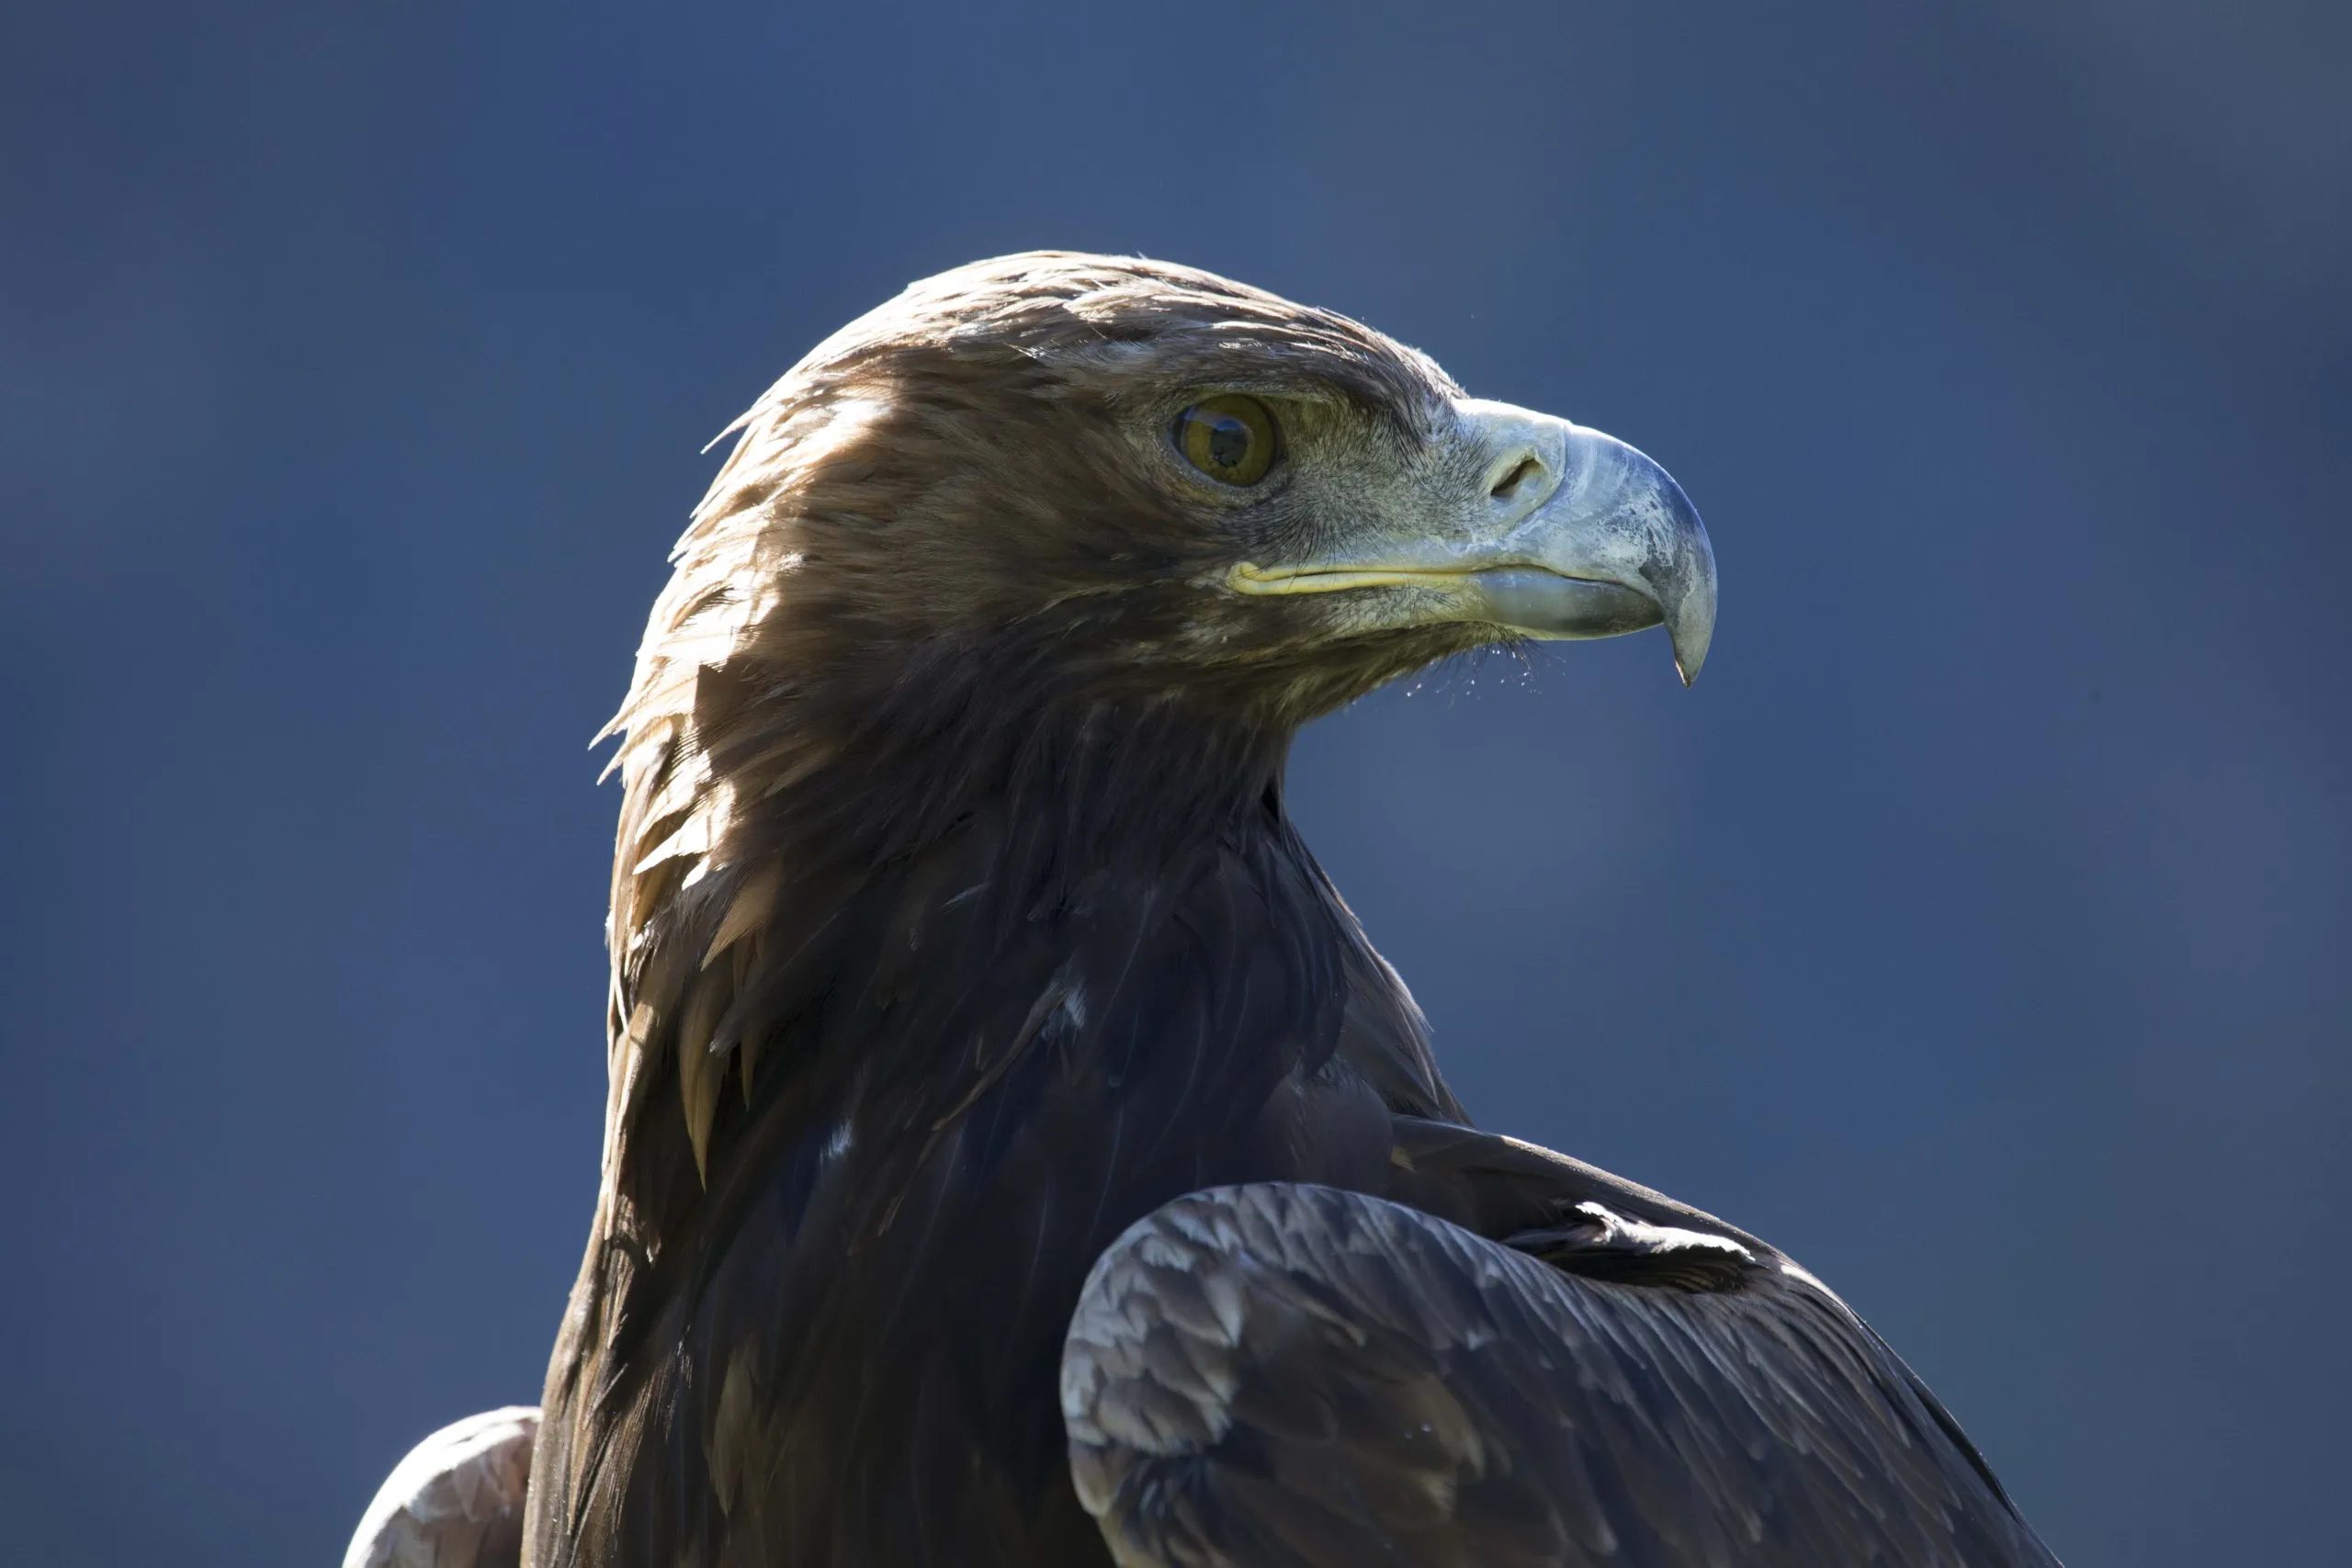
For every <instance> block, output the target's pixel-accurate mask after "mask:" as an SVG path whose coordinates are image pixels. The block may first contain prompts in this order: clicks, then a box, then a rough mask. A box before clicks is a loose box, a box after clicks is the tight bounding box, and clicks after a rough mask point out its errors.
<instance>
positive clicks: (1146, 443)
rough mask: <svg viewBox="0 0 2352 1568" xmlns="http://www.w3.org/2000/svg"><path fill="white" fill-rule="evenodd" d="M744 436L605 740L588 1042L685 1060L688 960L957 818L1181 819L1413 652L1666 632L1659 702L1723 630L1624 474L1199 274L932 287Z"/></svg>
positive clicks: (691, 970) (714, 952)
mask: <svg viewBox="0 0 2352 1568" xmlns="http://www.w3.org/2000/svg"><path fill="white" fill-rule="evenodd" d="M733 429H734V431H735V432H736V433H738V440H737V442H736V445H735V447H734V450H733V452H732V454H731V455H730V456H729V458H728V460H727V462H726V464H725V466H724V467H723V468H722V469H721V470H720V472H719V474H718V478H717V479H716V480H715V481H714V482H713V484H712V486H711V489H710V491H709V493H708V494H707V496H706V497H705V499H704V500H703V502H702V504H701V505H700V507H698V508H697V509H696V511H695V514H694V517H693V519H692V522H691V524H690V525H689V526H688V528H687V530H686V532H685V534H684V537H683V538H681V539H680V541H679V543H678V545H677V547H676V550H675V551H674V553H673V561H674V563H675V568H676V570H675V573H674V576H673V580H672V581H671V583H670V585H669V587H668V589H667V590H666V591H665V592H663V594H662V597H661V599H660V600H659V601H658V603H657V604H655V606H654V610H653V614H652V618H651V621H650V625H649V626H648V627H647V632H646V637H645V640H644V642H643V644H642V645H641V647H640V649H639V655H638V663H637V671H636V677H635V680H634V682H633V684H632V686H631V689H630V692H629V694H628V699H627V701H626V703H625V704H624V705H623V707H622V709H621V712H620V713H619V715H618V716H616V719H615V720H614V723H613V727H612V728H613V730H614V731H616V732H619V733H622V734H623V736H624V739H623V741H622V745H621V747H620V750H619V753H618V755H617V757H616V766H617V767H619V768H620V769H621V771H622V773H623V775H624V778H625V780H626V783H627V793H628V799H627V802H626V803H625V805H624V807H623V810H622V818H621V827H620V840H619V844H618V852H617V856H616V864H615V868H614V872H615V881H614V897H613V909H612V925H611V928H610V931H609V932H608V940H609V942H610V945H611V948H612V953H613V960H614V965H615V989H614V998H613V999H614V1009H613V1018H612V1027H613V1029H614V1032H615V1036H616V1046H617V1044H618V1043H620V1042H621V1041H623V1040H633V1041H636V1042H637V1043H638V1044H639V1046H643V1047H652V1048H653V1049H652V1051H651V1054H652V1055H663V1054H667V1052H668V1051H669V1050H671V1049H676V1050H683V1051H684V1053H685V1058H684V1059H685V1060H686V1061H687V1062H688V1063H689V1064H691V1063H695V1062H699V1061H701V1060H704V1059H705V1058H707V1057H715V1056H716V1055H719V1054H722V1053H723V1052H724V1050H725V1049H726V1048H727V1042H728V1040H729V1039H730V1038H731V1033H732V1032H733V1031H734V1030H735V1028H736V1026H735V1025H733V1024H730V1023H729V1022H727V1021H726V1020H727V1018H728V1017H729V1016H731V1014H729V1012H728V1007H729V1004H728V1003H726V1002H725V1001H724V1000H713V1001H709V1002H707V1003H703V1002H698V1001H696V1000H695V998H697V997H705V996H711V997H720V998H723V997H724V996H725V995H727V994H729V993H730V989H731V987H730V985H729V984H727V983H722V982H723V981H724V966H723V965H720V966H719V979H718V980H705V979H699V978H697V976H702V975H704V974H705V973H706V972H707V971H710V970H712V968H713V965H714V964H715V962H716V959H717V956H718V954H720V953H724V952H726V951H728V950H729V947H730V945H734V944H738V943H747V942H758V941H761V940H764V941H765V942H766V943H767V945H768V946H769V947H770V948H774V947H775V946H776V945H777V943H778V942H779V941H780V940H781V939H780V938H779V937H778V936H777V935H776V933H775V931H764V928H765V927H766V926H767V925H768V924H769V923H770V922H771V919H772V917H775V914H776V911H777V910H779V909H782V908H785V907H786V904H792V903H796V901H797V907H803V908H818V909H821V908H824V907H826V906H825V905H824V899H825V898H826V897H831V895H828V894H825V893H823V892H821V889H822V888H823V887H826V886H842V885H846V880H854V878H855V877H856V876H858V875H861V874H864V872H863V869H862V868H865V867H871V866H874V865H877V864H884V863H891V862H892V860H893V857H898V858H899V859H900V860H903V859H904V857H906V856H908V855H910V854H912V853H914V852H917V851H919V850H920V849H921V848H922V846H923V845H924V844H926V843H933V842H937V841H939V840H941V838H942V836H943V835H946V834H952V833H955V832H956V831H958V830H959V829H958V825H959V824H968V823H970V822H971V821H973V820H974V819H975V813H976V811H980V810H983V809H984V808H985V803H987V802H989V801H999V802H1001V801H1003V800H1006V799H1008V798H1012V797H1016V796H1023V795H1024V793H1025V797H1026V798H1028V799H1029V800H1030V801H1031V802H1032V803H1033V804H1035V803H1037V802H1049V803H1050V805H1049V806H1047V807H1044V808H1042V809H1041V810H1040V811H1039V812H1038V813H1035V815H1036V816H1038V817H1039V818H1040V819H1046V818H1050V819H1052V820H1055V821H1057V822H1060V823H1063V824H1064V825H1065V826H1066V827H1068V828H1069V831H1071V832H1074V833H1079V834H1080V835H1081V836H1084V835H1088V834H1091V835H1092V837H1091V840H1089V841H1090V842H1091V843H1094V844H1098V845H1099V844H1100V843H1101V842H1103V841H1105V840H1106V839H1110V838H1116V837H1117V836H1118V835H1119V834H1120V833H1123V832H1124V833H1127V834H1129V835H1130V836H1132V835H1133V834H1134V833H1136V832H1148V831H1156V830H1159V829H1163V828H1167V827H1169V825H1170V824H1175V825H1177V826H1179V827H1181V826H1182V824H1185V823H1194V824H1198V823H1201V822H1205V821H1208V820H1210V819H1211V818H1214V816H1215V814H1216V812H1217V811H1219V810H1227V811H1234V810H1246V809H1249V808H1250V806H1251V803H1252V802H1254V801H1255V800H1257V799H1258V798H1260V797H1261V796H1262V795H1265V794H1266V793H1267V792H1268V791H1270V790H1272V788H1273V787H1274V785H1273V784H1272V783H1271V782H1270V781H1271V780H1272V779H1275V778H1278V776H1279V770H1280V758H1281V753H1282V750H1283V748H1284V747H1285V746H1286V745H1287V741H1288V739H1289V737H1290V735H1291V734H1292V733H1293V732H1294V731H1295V729H1296V728H1297V727H1298V725H1299V724H1301V723H1303V722H1304V721H1305V720H1306V719H1308V718H1311V717H1313V716H1316V715H1317V714H1320V713H1323V712H1326V711H1329V709H1331V708H1333V707H1336V706H1338V705H1341V704H1343V703H1345V702H1347V701H1349V700H1351V699H1352V698H1354V697H1356V696H1359V695H1361V694H1363V693H1365V692H1367V691H1370V690H1371V689H1372V688H1374V686H1377V685H1379V684H1380V683H1381V682H1385V681H1387V680H1390V679H1393V678H1394V677H1397V676H1398V675H1401V674H1404V673H1406V672H1408V671H1412V670H1415V669H1419V668H1420V667H1421V666H1423V665H1426V664H1428V663H1430V661H1432V660H1438V659H1442V658H1444V657H1445V656H1447V655H1449V654H1453V653H1458V652H1462V651H1464V650H1466V649H1473V648H1476V647H1478V646H1481V645H1484V644H1488V643H1493V642H1497V641H1510V640H1519V639H1526V638H1564V637H1608V636H1613V635H1616V634H1618V633H1622V632H1629V631H1634V630H1637V629H1640V628H1642V627H1645V626H1656V625H1658V624H1660V623H1663V624H1664V625H1665V626H1666V628H1667V630H1668V635H1669V636H1670V637H1671V638H1672V641H1673V647H1674V653H1675V658H1676V660H1677V663H1678V665H1679V669H1680V671H1681V672H1682V675H1683V677H1684V679H1685V680H1686V681H1687V680H1689V679H1691V677H1694V676H1696V675H1697V674H1698V672H1699V667H1700V664H1701V662H1702V660H1704V659H1705V657H1706V651H1707V642H1708V637H1709V636H1710V633H1711V631H1712V629H1713V621H1714V605H1715V585H1714V564H1713V556H1712V554H1711V552H1710V549H1709V547H1708V543H1707V536H1706V534H1705V531H1704V530H1703V529H1702V526H1701V525H1700V522H1699V518H1698V514H1697V513H1695V512H1694V511H1693V510H1692V509H1691V504H1690V502H1688V501H1687V500H1686V499H1685V498H1684V496H1683V494H1682V491H1680V489H1679V488H1678V487H1677V485H1676V484H1675V482H1674V480H1673V479H1671V478H1669V477H1668V475H1667V473H1666V472H1665V470H1664V469H1662V468H1659V467H1658V466H1657V464H1656V463H1654V462H1652V461H1651V460H1650V459H1649V458H1647V457H1644V456H1643V455H1642V454H1641V453H1639V452H1637V451H1635V450H1634V448H1632V447H1630V446H1625V445H1624V444H1623V443H1622V442H1619V441H1616V440H1614V439H1612V438H1611V437H1609V436H1606V435H1603V434H1600V433H1598V432H1596V431H1591V430H1587V429H1584V428H1582V427H1580V426H1578V425H1576V424H1573V423H1569V422H1568V421H1566V420H1564V419H1557V418H1554V417H1551V416H1549V415H1545V414H1540V413H1534V412H1529V411H1527V410H1524V409H1519V408H1514V407H1511V406H1510V405H1507V404H1502V403H1496V402H1487V401H1482V400H1476V399H1473V398H1470V397H1468V396H1466V395H1465V394H1464V392H1463V390H1462V389H1461V388H1460V387H1458V386H1457V385H1455V383H1454V382H1453V380H1452V379H1451V378H1448V377H1447V376H1446V375H1445V373H1444V372H1443V371H1442V370H1441V369H1440V368H1439V367H1437V366H1436V364H1435V363H1433V362H1432V361H1431V360H1430V358H1429V357H1428V356H1427V355H1422V354H1420V353H1419V352H1417V351H1415V350H1413V349H1411V348H1408V347H1406V346H1405V345H1404V344H1399V343H1397V342H1395V341H1394V340H1392V339H1390V338H1388V337H1386V336H1384V335H1383V334H1381V333H1377V332H1374V331H1373V330H1371V329H1370V328H1368V327H1365V326H1363V325H1362V324H1361V323H1359V322H1356V321H1351V320H1349V319H1348V318H1347V317H1345V316H1341V315H1338V314H1335V313H1333V312H1331V311H1328V310H1316V309H1311V308H1308V307H1306V306H1301V305H1296V304H1293V303H1291V302H1290V301H1288V300H1285V299H1280V298H1277V297H1276V296H1274V295H1272V294H1268V293H1265V292H1263V291H1261V290H1259V289H1255V288H1248V287H1245V286H1243V285H1241V284H1238V283H1234V282H1231V281H1228V280H1227V279H1225V278H1222V277H1218V276H1215V275H1213V274H1210V273H1206V272H1200V271H1196V270H1193V269H1192V268H1188V267H1181V266H1172V265H1166V264H1162V263H1159V262H1150V261H1144V260H1140V259H1136V258H1121V257H1111V256H1099V255H1085V254H1069V253H1058V252H1035V253H1030V254H1022V255H1014V256H1006V257H1001V258H999V259H997V260H993V261H986V262H979V263H975V264H973V265H968V266H964V267H959V268H957V269H956V270H954V271H951V272H946V273H942V274H940V275H939V276H935V277H931V278H927V279H925V280H923V281H922V282H919V283H916V284H914V285H913V286H911V287H910V288H908V289H907V290H906V291H905V292H904V293H902V294H900V295H899V297H898V298H897V299H892V300H890V301H889V302H888V303H887V304H884V305H882V306H881V307H879V308H878V309H876V310H873V311H871V312H869V313H868V314H866V315H865V316H863V317H861V318H859V319H858V320H857V321H853V322H851V323H850V324H849V325H848V326H846V327H844V328H842V330H841V331H840V332H838V333H835V334H834V335H833V336H831V338H828V339H827V340H826V341H825V342H823V343H822V344H819V345H818V346H817V347H816V348H815V349H814V350H812V351H811V352H810V353H809V355H808V356H807V357H806V358H805V359H803V360H802V361H801V362H800V363H799V364H798V365H797V366H795V367H793V368H792V369H791V370H790V371H788V372H787V373H786V375H785V376H784V378H782V379H781V380H779V381H777V382H776V383H775V386H774V387H772V388H770V389H769V390H768V391H767V393H766V394H765V395H764V396H763V397H762V398H761V399H760V400H759V401H758V402H757V403H756V404H755V405H754V406H753V407H752V409H751V410H750V412H747V413H745V414H744V415H743V417H742V418H741V420H740V421H738V422H737V424H736V425H735V426H734V427H733ZM976 803H979V804H978V805H976ZM1122 814H1124V815H1122ZM1072 824H1075V826H1070V825H1072ZM1057 830H1060V829H1057ZM1062 858H1063V859H1064V860H1065V861H1069V862H1073V863H1074V862H1076V861H1077V860H1080V859H1081V858H1083V856H1082V855H1080V854H1079V853H1076V852H1073V853H1072V854H1069V855H1066V856H1064V857H1062ZM829 867H831V868H833V869H834V870H835V871H838V873H839V876H840V879H842V880H840V881H837V882H828V881H827V880H826V878H827V876H828V875H829V874H830V873H829V872H828V868H829ZM785 882H797V883H798V884H800V885H801V887H800V891H799V892H797V893H791V894H787V892H786V890H785V889H784V887H783V886H781V884H782V883H785ZM812 888H814V889H819V891H811V889H812ZM763 931H764V937H763ZM737 959H738V961H739V966H740V965H741V959H742V953H741V951H740V950H739V951H738V953H737ZM738 981H739V982H741V976H739V977H738ZM741 983H747V982H741ZM706 1013H707V1014H708V1016H704V1015H705V1014H706ZM714 1031H716V1032H715V1033H714ZM654 1034H659V1035H662V1036H669V1037H674V1039H675V1040H676V1042H677V1043H675V1044H674V1045H673V1044H670V1043H666V1042H661V1041H656V1040H654V1039H653V1038H652V1035H654ZM625 1055H627V1053H623V1055H616V1061H617V1060H621V1059H623V1057H624V1056H625ZM692 1070H693V1071H699V1070H700V1069H699V1068H698V1067H695V1068H693V1069H692ZM616 1092H618V1091H617V1090H616ZM688 1100H689V1103H690V1106H692V1105H694V1104H696V1103H701V1104H704V1105H706V1106H707V1100H708V1091H707V1086H706V1087H704V1088H699V1089H689V1091H688ZM690 1120H695V1121H698V1122H707V1110H706V1111H705V1113H704V1115H703V1116H702V1117H690ZM700 1144H701V1132H700V1129H699V1127H698V1128H697V1137H696V1146H697V1151H699V1148H700Z"/></svg>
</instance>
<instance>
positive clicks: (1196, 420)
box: [1176, 393, 1275, 485]
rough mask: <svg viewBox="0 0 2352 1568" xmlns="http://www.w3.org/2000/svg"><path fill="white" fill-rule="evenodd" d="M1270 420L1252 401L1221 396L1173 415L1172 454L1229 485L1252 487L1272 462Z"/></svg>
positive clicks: (1261, 405) (1271, 423)
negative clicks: (1173, 445) (1174, 425)
mask: <svg viewBox="0 0 2352 1568" xmlns="http://www.w3.org/2000/svg"><path fill="white" fill-rule="evenodd" d="M1274 445H1275V438H1274V416H1273V415H1272V414H1271V413H1268V412H1266V405H1265V404H1263V403H1261V402H1260V401H1259V400H1257V399H1255V398H1245V397H1242V396H1240V395H1239V394H1238V393H1227V395H1226V396H1224V397H1221V398H1209V399H1207V400H1204V401H1201V402H1197V403H1194V404H1193V406H1192V407H1191V408H1188V409H1186V410H1185V411H1184V412H1182V413H1180V414H1178V415H1177V416H1176V450H1178V451H1179V452H1182V454H1184V461H1186V462H1188V463H1190V464H1192V465H1193V467H1194V468H1198V469H1200V470H1201V472H1203V473H1204V474H1206V475H1208V477H1209V478H1211V479H1219V480H1222V481H1223V482H1225V483H1227V484H1229V485H1253V484H1256V483H1257V482H1258V481H1259V480H1260V479H1264V478H1265V477H1266V470H1267V469H1268V468H1272V467H1273V462H1274Z"/></svg>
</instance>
